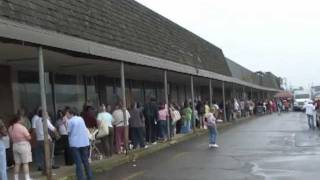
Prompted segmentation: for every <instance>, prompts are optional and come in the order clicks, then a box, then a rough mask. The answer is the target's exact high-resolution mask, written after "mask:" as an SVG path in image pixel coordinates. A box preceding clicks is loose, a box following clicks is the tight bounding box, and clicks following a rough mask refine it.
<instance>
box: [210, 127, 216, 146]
mask: <svg viewBox="0 0 320 180" xmlns="http://www.w3.org/2000/svg"><path fill="white" fill-rule="evenodd" d="M208 130H209V144H211V145H215V144H216V140H217V128H216V127H215V126H208Z"/></svg>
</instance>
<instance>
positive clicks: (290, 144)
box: [96, 113, 320, 180]
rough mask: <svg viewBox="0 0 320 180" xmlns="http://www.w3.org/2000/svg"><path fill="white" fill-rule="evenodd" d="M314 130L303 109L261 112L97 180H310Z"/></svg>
mask: <svg viewBox="0 0 320 180" xmlns="http://www.w3.org/2000/svg"><path fill="white" fill-rule="evenodd" d="M319 134H320V133H319V130H309V129H308V126H307V120H306V117H305V115H304V114H303V113H287V114H282V115H280V116H278V115H277V114H273V115H268V116H263V117H260V118H257V119H255V120H250V121H247V122H244V123H241V124H238V125H236V126H234V127H232V128H231V129H227V130H225V131H224V132H221V133H220V136H219V137H218V144H219V145H220V148H218V149H209V148H208V138H207V136H201V137H198V138H195V139H192V140H189V141H188V142H185V143H181V144H177V145H175V146H172V147H170V148H168V149H166V150H163V151H160V152H158V153H155V154H152V155H149V156H147V157H145V158H142V159H139V160H137V161H136V162H132V163H129V164H126V165H122V166H119V167H116V168H114V169H112V170H110V171H107V172H104V173H102V174H99V175H97V176H96V178H97V179H98V180H103V179H108V180H213V179H214V180H260V179H261V180H311V179H312V180H313V179H318V178H319V177H318V176H319V175H320V136H319Z"/></svg>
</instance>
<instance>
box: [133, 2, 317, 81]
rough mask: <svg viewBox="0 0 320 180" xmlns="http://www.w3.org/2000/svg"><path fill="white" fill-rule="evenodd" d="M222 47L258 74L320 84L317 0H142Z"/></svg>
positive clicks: (232, 57)
mask: <svg viewBox="0 0 320 180" xmlns="http://www.w3.org/2000/svg"><path fill="white" fill-rule="evenodd" d="M137 1H138V2H140V3H142V4H144V5H146V6H147V7H149V8H151V9H153V10H154V11H156V12H158V13H159V14H161V15H163V16H165V17H167V18H169V19H170V20H172V21H174V22H176V23H178V24H179V25H181V26H183V27H185V28H187V29H188V30H190V31H192V32H194V33H195V34H197V35H199V36H201V37H202V38H204V39H206V40H208V41H210V42H211V43H213V44H215V45H216V46H218V47H220V48H221V49H222V50H223V52H224V54H225V56H226V57H229V58H230V59H232V60H234V61H236V62H237V63H240V64H241V65H243V66H245V67H247V68H249V69H250V70H253V71H258V70H262V71H271V72H273V73H274V74H276V75H277V76H281V77H287V78H288V81H289V82H290V84H292V85H294V86H308V85H310V84H311V83H312V82H313V83H314V84H320V79H318V78H319V72H318V69H319V68H320V60H319V57H320V8H319V7H320V3H319V2H318V1H316V0H241V1H239V0H223V1H222V0H137Z"/></svg>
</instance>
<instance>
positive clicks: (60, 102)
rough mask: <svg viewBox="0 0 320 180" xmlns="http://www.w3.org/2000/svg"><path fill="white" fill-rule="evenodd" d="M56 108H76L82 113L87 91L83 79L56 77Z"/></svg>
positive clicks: (71, 76) (67, 76)
mask: <svg viewBox="0 0 320 180" xmlns="http://www.w3.org/2000/svg"><path fill="white" fill-rule="evenodd" d="M55 94H56V107H57V109H63V108H64V107H65V106H69V107H75V108H77V110H78V111H79V112H81V111H82V108H83V105H84V103H85V90H84V83H83V78H81V77H79V76H75V75H63V74H56V75H55Z"/></svg>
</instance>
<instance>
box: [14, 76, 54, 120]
mask: <svg viewBox="0 0 320 180" xmlns="http://www.w3.org/2000/svg"><path fill="white" fill-rule="evenodd" d="M45 88H46V100H47V111H48V113H49V115H50V117H53V116H54V112H53V103H52V91H51V84H50V81H49V73H45ZM18 93H19V103H20V105H19V107H20V108H24V109H25V110H26V112H27V113H28V115H29V116H30V117H31V116H32V115H33V114H34V113H35V111H36V109H37V108H38V107H40V106H41V96H40V85H39V76H38V72H31V71H30V72H24V71H19V72H18Z"/></svg>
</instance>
